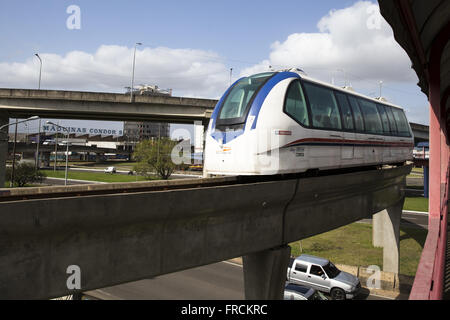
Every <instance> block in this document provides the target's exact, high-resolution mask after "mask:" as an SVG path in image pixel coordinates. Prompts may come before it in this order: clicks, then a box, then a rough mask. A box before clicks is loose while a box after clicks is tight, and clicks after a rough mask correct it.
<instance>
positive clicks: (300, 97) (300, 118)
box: [284, 80, 309, 126]
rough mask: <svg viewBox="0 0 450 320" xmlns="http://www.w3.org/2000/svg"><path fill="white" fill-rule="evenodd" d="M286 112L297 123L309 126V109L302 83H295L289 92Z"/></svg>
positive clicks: (290, 86) (285, 107)
mask: <svg viewBox="0 0 450 320" xmlns="http://www.w3.org/2000/svg"><path fill="white" fill-rule="evenodd" d="M284 111H285V112H286V113H287V114H288V115H290V116H291V117H292V118H294V120H295V121H297V122H299V123H301V124H303V125H305V126H309V118H308V109H307V107H306V101H305V96H304V94H303V90H302V86H301V84H300V81H298V80H295V81H293V82H292V83H291V84H290V85H289V88H288V90H287V94H286V101H285V103H284Z"/></svg>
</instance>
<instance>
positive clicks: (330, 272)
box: [323, 262, 341, 279]
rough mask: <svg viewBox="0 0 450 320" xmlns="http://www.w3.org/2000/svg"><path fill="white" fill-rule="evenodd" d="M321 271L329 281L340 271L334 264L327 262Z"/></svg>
mask: <svg viewBox="0 0 450 320" xmlns="http://www.w3.org/2000/svg"><path fill="white" fill-rule="evenodd" d="M323 270H324V271H325V272H326V274H327V276H328V277H329V278H330V279H333V278H336V277H337V276H338V274H339V273H341V271H340V270H339V269H338V268H336V266H335V265H334V264H332V263H331V262H329V263H328V264H327V265H325V266H323Z"/></svg>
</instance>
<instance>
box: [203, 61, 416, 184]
mask: <svg viewBox="0 0 450 320" xmlns="http://www.w3.org/2000/svg"><path fill="white" fill-rule="evenodd" d="M413 147H414V138H413V135H412V131H411V128H410V126H409V123H408V121H407V119H406V116H405V114H404V112H403V110H402V108H400V107H398V106H395V105H393V104H390V103H387V102H382V101H379V100H376V99H372V98H369V97H366V96H364V95H361V94H358V93H355V92H353V91H350V90H347V89H342V88H340V87H336V86H333V85H330V84H327V83H324V82H321V81H317V80H314V79H312V78H310V77H308V76H306V75H305V74H304V73H303V72H302V71H301V70H298V69H291V70H283V71H278V72H269V73H261V74H256V75H253V76H250V77H245V78H241V79H239V80H238V81H236V82H235V83H234V84H233V85H232V86H231V87H230V88H229V89H228V90H227V91H226V92H225V94H224V96H223V97H222V99H221V100H220V101H219V102H218V103H217V105H216V107H215V109H214V112H213V114H212V117H211V120H210V123H209V126H208V130H207V135H206V146H205V163H204V166H205V171H206V173H208V174H213V175H273V174H286V173H297V172H305V171H307V170H310V169H312V170H328V169H339V168H348V167H358V166H371V165H381V164H397V163H403V162H405V161H406V160H412V159H413V153H412V151H413Z"/></svg>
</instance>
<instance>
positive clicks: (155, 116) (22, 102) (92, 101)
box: [0, 88, 217, 123]
mask: <svg viewBox="0 0 450 320" xmlns="http://www.w3.org/2000/svg"><path fill="white" fill-rule="evenodd" d="M216 103H217V101H216V100H209V99H196V98H183V97H170V96H140V95H136V96H133V101H132V102H131V101H130V96H129V95H127V94H119V93H102V92H82V91H61V90H29V89H1V88H0V113H3V117H5V115H7V116H8V117H10V118H28V117H31V116H39V117H42V118H44V117H45V118H64V119H87V120H111V121H126V120H128V121H160V122H171V123H193V122H194V121H204V120H209V118H210V117H211V114H212V111H213V109H214V107H215V105H216Z"/></svg>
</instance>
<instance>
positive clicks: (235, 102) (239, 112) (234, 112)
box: [217, 72, 274, 125]
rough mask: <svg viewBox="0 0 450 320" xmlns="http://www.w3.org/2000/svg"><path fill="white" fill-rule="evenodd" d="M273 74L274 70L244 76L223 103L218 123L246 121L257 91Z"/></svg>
mask: <svg viewBox="0 0 450 320" xmlns="http://www.w3.org/2000/svg"><path fill="white" fill-rule="evenodd" d="M273 75H274V73H273V72H267V73H260V74H256V75H253V76H251V77H246V78H243V79H241V80H240V81H239V82H238V83H236V84H235V85H234V87H233V88H232V89H231V91H230V92H229V94H228V96H227V97H226V98H225V100H224V102H223V104H222V108H221V109H220V113H219V117H218V121H217V124H219V125H220V124H225V125H227V124H228V125H229V124H239V123H244V122H245V120H246V118H247V112H248V110H249V108H250V102H251V101H252V100H253V97H254V96H255V95H256V92H257V91H258V90H259V89H260V88H261V87H262V86H263V85H264V83H266V81H267V80H268V79H269V78H270V77H271V76H273Z"/></svg>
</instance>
